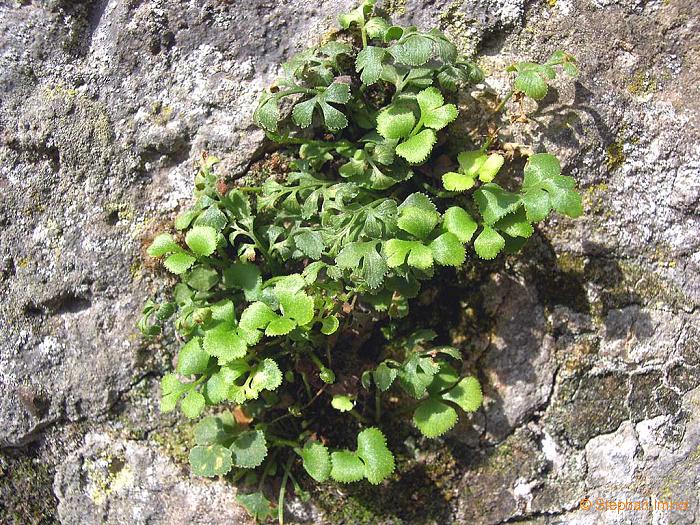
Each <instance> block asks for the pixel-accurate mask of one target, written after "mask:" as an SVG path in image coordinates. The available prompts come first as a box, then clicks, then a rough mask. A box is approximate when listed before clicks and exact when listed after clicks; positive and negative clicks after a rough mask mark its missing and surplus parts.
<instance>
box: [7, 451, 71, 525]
mask: <svg viewBox="0 0 700 525" xmlns="http://www.w3.org/2000/svg"><path fill="white" fill-rule="evenodd" d="M52 485H53V473H52V472H51V469H50V468H49V467H48V466H47V465H46V464H45V463H42V462H40V461H38V460H37V459H33V458H28V457H26V456H24V457H19V458H13V457H10V456H6V455H4V454H0V501H1V502H2V503H1V504H0V523H3V524H7V525H49V524H54V523H58V520H57V518H56V498H55V497H54V495H53V490H52Z"/></svg>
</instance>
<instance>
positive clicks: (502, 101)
mask: <svg viewBox="0 0 700 525" xmlns="http://www.w3.org/2000/svg"><path fill="white" fill-rule="evenodd" d="M513 93H515V91H513V90H512V89H511V90H510V91H509V92H508V94H507V95H506V96H505V98H504V99H503V100H501V102H500V103H499V104H498V106H496V109H495V110H494V111H493V112H494V113H498V112H500V111H501V110H502V109H503V107H504V106H505V105H506V103H507V102H508V101H509V100H510V97H512V96H513Z"/></svg>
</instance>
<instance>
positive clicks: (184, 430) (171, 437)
mask: <svg viewBox="0 0 700 525" xmlns="http://www.w3.org/2000/svg"><path fill="white" fill-rule="evenodd" d="M150 439H151V440H152V441H153V442H154V443H156V444H157V445H158V446H160V447H161V448H163V449H164V451H165V453H166V454H167V455H168V456H170V457H171V458H172V459H174V460H175V461H176V462H178V463H180V464H182V465H189V456H190V448H192V444H193V443H194V424H192V423H188V422H184V421H180V422H178V424H177V425H176V426H174V427H172V428H170V427H168V428H165V429H163V430H161V431H158V432H155V433H153V434H152V435H151V438H150Z"/></svg>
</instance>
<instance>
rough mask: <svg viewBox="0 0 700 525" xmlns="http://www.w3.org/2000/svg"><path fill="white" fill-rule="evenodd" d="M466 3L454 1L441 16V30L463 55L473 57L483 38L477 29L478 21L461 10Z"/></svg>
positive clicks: (461, 0) (459, 0) (460, 0)
mask: <svg viewBox="0 0 700 525" xmlns="http://www.w3.org/2000/svg"><path fill="white" fill-rule="evenodd" d="M464 1H465V0H454V1H453V2H452V3H451V4H450V5H449V6H448V7H447V10H445V12H443V13H441V14H440V15H439V20H440V28H441V29H442V30H443V31H444V32H445V33H446V34H447V35H448V36H449V37H450V38H451V39H452V40H453V42H454V43H455V45H456V46H457V49H459V51H460V52H461V53H462V54H464V55H466V56H472V55H474V54H475V53H476V49H477V46H478V45H479V42H480V40H481V37H480V33H479V31H478V28H477V27H476V24H477V21H476V20H474V19H473V18H470V17H469V16H468V15H467V14H466V13H465V12H464V11H462V10H461V9H460V8H461V7H462V6H463V5H464Z"/></svg>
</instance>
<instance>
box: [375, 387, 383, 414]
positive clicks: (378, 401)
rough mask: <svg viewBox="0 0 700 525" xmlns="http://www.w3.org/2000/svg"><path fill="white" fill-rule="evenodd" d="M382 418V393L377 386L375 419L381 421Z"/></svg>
mask: <svg viewBox="0 0 700 525" xmlns="http://www.w3.org/2000/svg"><path fill="white" fill-rule="evenodd" d="M381 418H382V395H381V393H380V392H379V389H378V388H377V389H376V390H375V391H374V419H375V420H376V421H377V422H379V420H380V419H381Z"/></svg>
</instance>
